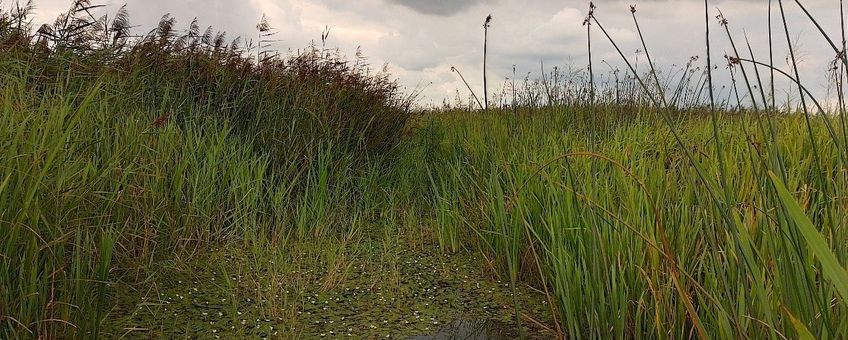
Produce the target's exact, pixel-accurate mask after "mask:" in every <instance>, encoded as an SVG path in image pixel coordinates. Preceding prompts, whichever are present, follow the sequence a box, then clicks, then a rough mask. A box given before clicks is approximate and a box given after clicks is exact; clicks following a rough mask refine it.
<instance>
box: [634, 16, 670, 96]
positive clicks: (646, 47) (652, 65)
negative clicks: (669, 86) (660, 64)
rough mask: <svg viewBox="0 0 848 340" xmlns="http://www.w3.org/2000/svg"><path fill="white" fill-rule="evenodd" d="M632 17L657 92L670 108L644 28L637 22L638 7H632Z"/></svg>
mask: <svg viewBox="0 0 848 340" xmlns="http://www.w3.org/2000/svg"><path fill="white" fill-rule="evenodd" d="M630 15H631V16H633V23H634V24H636V32H637V33H639V40H640V41H641V42H642V49H643V50H644V51H645V57H646V58H648V66H650V67H651V74H652V75H653V76H654V77H653V78H654V81H655V82H656V83H657V91H658V92H659V96H660V99H662V103H663V107H668V102H666V99H665V91H663V87H662V85H660V78H659V75H657V70H656V69H655V68H654V62H653V60H651V54H650V53H649V52H648V45H647V44H645V38H644V36H643V35H642V28H641V27H639V20H636V6H630ZM649 95H650V94H649Z"/></svg>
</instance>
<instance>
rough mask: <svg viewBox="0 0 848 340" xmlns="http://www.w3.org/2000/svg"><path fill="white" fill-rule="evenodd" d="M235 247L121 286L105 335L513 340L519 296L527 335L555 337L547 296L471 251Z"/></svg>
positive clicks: (359, 245)
mask: <svg viewBox="0 0 848 340" xmlns="http://www.w3.org/2000/svg"><path fill="white" fill-rule="evenodd" d="M235 248H236V247H226V248H225V249H211V250H207V251H203V252H200V253H198V254H196V255H194V256H193V260H192V261H183V262H181V263H189V264H188V265H180V267H174V266H169V264H167V263H165V264H162V265H161V266H159V268H160V269H159V271H158V272H155V273H152V274H148V276H149V279H147V280H146V281H145V282H144V283H143V284H139V283H138V282H134V283H132V284H130V283H126V282H116V283H114V284H112V285H111V288H112V289H111V293H112V294H111V295H112V298H113V299H114V301H115V305H116V307H115V308H114V309H113V310H112V311H111V313H110V315H109V316H107V321H105V323H106V324H107V326H108V327H106V328H107V329H108V331H109V332H110V334H107V335H108V337H111V338H126V339H147V338H190V339H227V338H229V339H232V338H281V339H292V338H303V339H313V338H351V339H361V338H368V339H378V338H379V339H386V338H388V339H421V340H423V339H453V338H460V337H461V338H469V339H511V338H515V337H517V336H518V333H517V332H518V331H517V327H516V321H515V320H516V319H515V308H514V301H513V297H512V294H513V292H514V293H515V294H516V295H517V297H518V301H519V306H520V316H521V320H522V321H521V322H522V328H523V331H524V332H525V335H528V336H529V337H530V338H550V337H551V336H552V334H553V333H551V329H550V328H548V327H547V326H545V325H553V318H552V317H551V308H550V306H549V305H548V302H547V299H546V297H545V294H544V293H543V292H541V291H538V290H535V289H532V288H530V287H527V286H519V287H516V288H515V289H513V287H510V284H509V283H508V282H503V281H499V280H497V278H495V277H492V276H491V275H490V274H487V272H490V271H487V270H485V268H486V265H485V263H486V262H485V259H482V258H481V257H479V256H476V255H475V254H474V253H471V252H462V253H459V254H454V255H444V254H443V253H442V252H441V251H440V250H439V249H438V248H436V246H435V245H423V244H420V243H419V244H412V243H411V242H398V241H396V242H395V243H394V244H392V243H391V242H372V241H357V242H347V241H343V240H336V241H325V242H318V243H317V244H316V243H310V245H309V247H308V249H307V248H305V247H302V246H291V245H289V246H286V247H282V248H281V249H275V250H270V251H261V250H260V251H235V250H233V249H235ZM282 249H286V250H288V251H284V250H282ZM256 254H262V255H259V256H257V255H256ZM125 276H126V275H125ZM131 287H145V289H144V290H138V289H132V288H131Z"/></svg>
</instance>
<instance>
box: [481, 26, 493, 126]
mask: <svg viewBox="0 0 848 340" xmlns="http://www.w3.org/2000/svg"><path fill="white" fill-rule="evenodd" d="M491 24H492V15H491V14H489V15H488V16H487V17H486V21H484V22H483V101H484V102H485V107H484V109H483V110H484V111H489V84H488V79H487V77H486V59H487V58H488V46H489V27H490V26H491Z"/></svg>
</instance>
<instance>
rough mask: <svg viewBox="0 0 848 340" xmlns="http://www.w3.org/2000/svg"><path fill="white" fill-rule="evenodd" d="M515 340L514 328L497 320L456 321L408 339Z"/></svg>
mask: <svg viewBox="0 0 848 340" xmlns="http://www.w3.org/2000/svg"><path fill="white" fill-rule="evenodd" d="M515 338H517V334H516V330H515V327H514V326H510V325H508V324H506V323H503V322H499V321H495V320H487V319H469V320H458V321H454V322H452V323H451V324H449V325H448V326H447V327H444V328H442V329H441V330H439V331H438V332H436V333H433V334H427V335H415V336H411V337H409V338H407V340H507V339H515Z"/></svg>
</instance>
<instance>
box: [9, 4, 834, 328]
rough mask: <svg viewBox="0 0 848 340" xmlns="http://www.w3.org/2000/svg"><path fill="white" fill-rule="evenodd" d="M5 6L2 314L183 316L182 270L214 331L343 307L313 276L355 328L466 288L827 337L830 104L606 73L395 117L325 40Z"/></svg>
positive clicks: (109, 321) (495, 304) (476, 295)
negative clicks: (30, 16)
mask: <svg viewBox="0 0 848 340" xmlns="http://www.w3.org/2000/svg"><path fill="white" fill-rule="evenodd" d="M79 3H83V2H79ZM82 12H84V10H82V9H80V8H74V9H72V11H71V12H69V15H71V16H74V15H78V14H79V13H82ZM119 17H120V16H119ZM25 18H26V15H22V14H20V13H17V12H12V13H0V82H2V83H3V84H4V86H3V87H2V88H0V338H4V339H5V338H38V337H46V338H56V337H67V338H86V337H88V338H97V337H102V336H120V335H121V333H126V334H136V332H141V333H138V334H141V336H144V335H149V336H157V335H158V336H163V337H167V336H185V335H201V336H203V335H208V334H205V333H203V332H207V331H211V330H210V328H209V327H207V325H206V321H207V320H206V319H203V320H201V321H202V322H198V321H197V319H196V318H192V316H193V315H196V314H197V313H201V312H206V313H207V314H208V313H209V311H207V309H208V307H207V306H205V305H202V306H200V307H198V304H199V303H203V302H204V301H200V300H197V301H195V300H191V299H190V300H191V301H190V303H189V302H179V303H177V302H175V304H174V305H173V306H171V307H170V308H172V309H170V310H168V309H167V308H169V307H168V306H166V305H163V303H162V302H163V301H162V299H163V298H167V299H182V298H181V296H184V295H185V292H184V291H185V290H186V289H191V288H199V289H198V290H197V291H194V292H196V293H192V294H196V296H200V297H196V298H195V299H200V298H201V297H202V298H214V299H215V300H216V301H215V302H216V303H215V306H214V308H212V309H214V310H215V311H219V312H220V314H215V315H219V316H220V317H221V318H222V319H220V318H219V319H215V320H211V321H210V322H213V323H214V322H218V324H216V325H215V328H212V329H215V331H216V333H217V332H218V331H219V330H220V331H221V332H222V335H230V336H246V335H257V334H258V335H263V334H264V335H271V334H273V332H272V331H273V330H271V329H270V326H272V325H273V326H274V327H277V328H276V330H277V331H281V332H283V333H282V335H279V336H283V337H314V336H316V334H320V333H316V332H315V330H328V331H329V330H334V331H339V332H341V331H345V330H344V329H341V328H339V329H336V328H335V327H336V326H338V325H332V326H331V325H329V321H328V320H329V319H328V318H330V317H336V316H338V315H339V314H338V313H335V314H334V313H332V312H333V311H327V312H326V313H328V314H327V315H322V314H321V313H325V312H324V311H325V310H324V309H316V308H315V306H314V305H315V304H316V303H317V302H316V301H314V300H315V296H316V295H317V296H319V297H339V298H343V297H344V298H347V297H349V296H346V295H345V294H347V293H346V292H348V291H350V289H354V291H355V292H356V294H359V295H357V297H356V298H355V299H351V301H350V304H345V303H338V304H335V305H333V306H334V308H337V309H338V310H336V311H335V312H339V310H341V311H346V312H349V313H348V314H349V315H348V316H349V317H351V318H352V319H354V320H355V321H350V322H351V324H350V325H351V327H350V329H354V328H356V327H362V328H356V329H357V331H352V332H353V333H356V334H354V335H361V336H380V337H383V336H384V335H386V334H384V333H385V332H388V335H390V336H392V335H394V336H400V335H413V334H412V333H410V332H413V331H414V332H426V331H434V330H435V329H431V328H430V326H432V325H435V324H436V323H433V324H432V325H429V324H428V325H425V324H418V325H416V326H410V327H409V328H405V327H401V326H398V325H400V323H399V322H402V321H408V320H409V319H410V318H412V317H414V316H415V315H417V314H419V312H420V313H424V314H426V316H427V317H429V318H432V319H430V320H431V321H432V322H441V323H445V322H448V323H449V322H451V321H452V320H450V319H440V318H461V317H463V316H464V315H463V313H467V314H473V313H471V312H470V311H471V310H475V311H477V312H480V310H479V309H480V308H477V307H481V306H482V307H485V308H486V313H482V314H485V315H483V317H487V318H495V319H499V320H500V321H502V322H504V323H507V324H509V325H511V326H512V327H516V328H517V333H516V334H519V335H520V334H525V335H528V336H530V337H552V336H565V337H568V338H609V337H610V336H611V335H612V336H613V337H616V338H696V337H701V338H706V337H716V338H743V337H763V336H765V337H769V338H793V337H807V338H809V337H815V338H841V337H846V336H848V325H846V324H845V323H844V322H842V321H843V320H845V319H846V318H848V306H846V305H845V301H846V299H848V286H847V285H848V277H846V276H848V274H846V270H845V264H846V263H848V247H847V246H846V242H845V240H848V234H846V233H848V228H846V227H848V226H846V224H848V168H846V166H848V165H846V164H845V163H844V162H845V155H846V152H848V150H845V147H844V146H845V145H846V140H845V136H844V134H843V135H842V136H840V135H839V133H836V132H834V131H836V130H834V126H840V125H841V126H842V128H843V129H844V126H845V123H844V116H843V115H838V116H836V115H834V116H825V115H815V114H809V112H806V111H805V110H806V108H804V109H805V110H802V111H804V112H795V111H794V110H782V111H780V110H776V109H774V108H769V109H766V111H756V110H754V111H733V112H730V111H718V110H717V111H710V110H707V109H704V108H703V105H699V104H698V101H699V98H700V95H691V94H690V93H689V92H691V91H690V90H691V87H694V88H697V87H698V86H700V85H702V84H703V83H701V81H696V83H695V84H694V85H693V84H689V83H688V80H687V81H685V82H687V83H686V84H685V85H680V86H678V87H677V88H676V89H675V90H674V91H673V92H674V93H676V94H675V96H677V95H682V96H685V97H686V98H685V99H682V100H683V101H684V102H685V103H687V104H683V105H680V107H688V109H685V110H684V109H677V108H665V109H663V108H658V106H659V105H656V104H654V105H651V104H649V103H650V102H652V101H653V102H656V99H654V98H652V97H651V96H652V95H651V94H644V93H641V92H639V91H638V89H639V87H638V86H637V84H639V83H641V82H642V80H641V79H640V78H638V76H633V75H628V77H630V78H625V82H624V84H623V86H624V87H625V89H624V92H625V93H626V94H625V95H624V96H623V97H622V96H620V93H621V90H622V89H620V88H619V83H618V81H616V84H615V87H614V88H613V87H612V84H605V85H603V86H600V87H599V88H598V92H597V94H595V92H594V91H592V94H593V95H594V96H593V97H594V98H593V101H592V104H591V105H585V104H580V103H581V102H584V99H585V97H586V92H585V91H584V90H585V89H583V90H579V89H578V91H575V92H574V94H573V97H569V98H561V99H562V100H553V98H554V96H552V95H551V94H550V93H560V94H563V93H571V92H569V91H570V90H571V89H563V88H554V90H553V91H551V92H549V94H548V96H549V97H548V100H549V102H547V104H546V105H544V106H538V105H536V104H531V103H530V101H529V100H530V99H527V98H536V99H533V101H532V102H533V103H538V102H542V101H541V100H539V98H542V95H541V94H540V93H535V94H533V93H524V94H522V95H521V96H520V97H521V98H525V99H522V100H524V101H527V102H518V103H517V104H519V105H520V107H518V108H505V109H494V108H490V110H489V112H486V113H481V112H479V111H467V110H441V111H437V112H430V111H428V112H423V113H421V114H419V115H416V117H415V119H412V118H410V117H411V116H412V115H411V112H410V106H409V105H410V100H411V98H409V97H406V96H404V95H403V94H402V93H400V92H399V90H398V87H397V84H395V83H394V82H392V81H390V80H389V79H388V78H387V76H386V75H383V74H378V75H374V74H372V73H369V71H368V70H367V68H366V67H365V66H362V64H360V63H359V60H356V61H354V62H353V63H348V62H344V61H342V60H340V59H339V58H338V56H335V55H332V54H328V53H327V52H325V51H320V50H316V49H311V50H309V51H307V52H306V53H304V54H302V55H298V56H293V57H289V58H269V59H266V60H263V61H261V62H258V63H257V62H255V61H254V60H253V57H251V56H249V55H248V54H246V53H244V51H243V50H242V47H241V45H239V44H237V43H234V44H226V43H225V42H224V41H223V36H222V35H220V34H219V35H214V34H212V33H211V31H210V33H209V34H200V31H199V30H198V29H197V27H196V24H192V25H190V27H189V32H188V33H187V34H185V35H178V34H177V33H175V32H176V31H175V30H174V27H173V26H174V22H173V21H172V20H170V19H167V18H166V19H164V20H163V21H162V22H160V25H159V28H158V29H157V30H156V31H154V32H153V33H151V34H150V35H148V36H146V37H144V38H143V39H140V40H137V41H130V40H128V39H127V38H126V37H125V36H122V35H121V34H122V33H121V32H123V31H122V30H121V25H120V23H119V25H117V26H115V25H112V24H114V22H111V23H107V22H103V23H104V25H100V26H97V25H95V26H86V25H85V22H86V21H85V20H87V19H84V18H83V19H80V18H77V19H80V20H82V21H80V22H76V21H74V22H75V24H71V25H70V26H66V27H60V26H57V27H54V29H55V30H57V32H64V33H63V34H64V35H62V34H58V35H57V36H55V37H52V38H50V39H47V40H40V41H41V42H39V40H38V36H36V35H35V34H34V33H32V30H31V29H30V28H28V27H26V25H23V24H22V23H25V22H26V20H24V19H25ZM596 23H597V20H596ZM19 24H20V25H22V26H23V27H22V28H18V26H19ZM105 24H109V25H105ZM74 25H79V26H74ZM101 26H109V27H116V28H117V29H113V30H111V31H103V30H98V29H97V28H92V29H89V30H86V29H85V27H101ZM598 26H600V24H599V23H598ZM81 27H82V28H81ZM76 32H86V34H81V35H79V34H76ZM63 37H64V38H63ZM42 38H43V37H42ZM610 41H612V38H610ZM643 44H644V41H643ZM752 59H753V57H752ZM688 67H689V65H687V68H688ZM616 79H618V78H616ZM654 80H655V81H656V82H660V80H659V79H658V78H655V79H654ZM681 82H684V81H683V80H681ZM537 90H538V89H537ZM528 91H533V90H528ZM656 92H660V93H662V92H663V91H656ZM669 92H672V91H669ZM613 93H615V96H614V97H613V95H612V94H613ZM563 96H565V94H563ZM693 96H694V97H693ZM763 97H764V99H763V101H764V102H765V96H763ZM692 98H694V99H692ZM558 102H559V103H568V104H567V105H566V104H556V103H558ZM827 118H829V119H830V120H827ZM834 124H840V125H834ZM175 281H176V282H175ZM183 281H184V282H192V284H193V285H194V286H193V287H188V286H184V285H182V282H183ZM213 281H214V282H213ZM195 282H199V283H195ZM366 286H367V287H368V288H367V289H365V288H362V287H366ZM480 286H482V287H484V289H483V290H480V288H479V287H480ZM434 287H439V288H440V289H439V290H438V294H436V293H435V291H436V290H437V289H436V288H434ZM445 288H449V289H445ZM158 293H162V294H164V295H160V294H158ZM378 293H379V294H378ZM436 295H438V296H436ZM148 298H151V299H152V300H155V301H151V300H149V299H148ZM387 298H388V299H392V298H394V300H389V301H391V302H385V301H386V300H385V299H387ZM217 299H221V301H222V303H220V304H218V303H217ZM227 299H229V301H227ZM379 299H383V300H379ZM374 300H378V301H381V304H379V306H378V307H375V308H373V309H368V308H366V307H363V305H367V304H368V303H369V302H373V301H374ZM431 300H432V301H431ZM436 300H439V301H441V300H444V301H450V303H448V302H445V305H439V306H441V307H438V308H437V307H435V306H436V305H434V304H433V303H434V302H436ZM168 301H170V300H168ZM174 301H176V300H174ZM207 302H208V301H207ZM382 302H385V303H382ZM406 302H410V303H415V304H416V306H417V307H418V308H419V309H421V310H416V311H414V313H413V314H415V315H409V314H410V313H412V312H411V311H409V310H406V309H403V308H405V307H403V305H404V303H406ZM325 304H329V302H326V303H325ZM425 307H426V308H425ZM472 307H473V308H472ZM174 308H176V309H178V310H175V309H174ZM245 308H247V309H245ZM328 308H329V307H328ZM348 309H350V310H348ZM393 310H395V311H401V312H403V313H396V314H393V315H389V314H390V312H391V311H393ZM243 311H244V312H245V313H250V314H249V315H250V317H251V318H255V319H256V320H260V319H261V320H265V319H268V320H271V319H273V320H275V321H274V322H272V323H271V324H266V323H268V322H271V321H268V322H266V323H263V324H262V326H261V327H266V326H268V327H269V328H268V329H265V328H261V327H260V328H261V329H245V327H239V326H238V325H240V324H241V325H243V324H242V322H246V321H244V320H246V319H242V318H239V317H238V315H240V314H239V313H241V312H243ZM298 312H301V313H300V314H299V313H298ZM303 312H309V313H310V315H311V316H309V317H307V316H305V315H304V313H303ZM172 313H182V315H184V316H181V317H180V318H171V315H172ZM312 313H314V314H317V315H312ZM174 316H176V315H174ZM204 316H206V315H204ZM465 316H468V315H465ZM472 316H474V317H477V315H476V314H474V315H472ZM245 318H246V317H245ZM390 319H391V320H392V324H393V326H398V327H395V328H392V327H388V328H380V327H377V326H374V327H369V326H372V325H373V324H374V323H375V322H376V321H385V323H386V324H388V323H389V322H388V320H390ZM313 321H315V322H317V323H316V324H319V325H321V326H320V327H317V326H313V324H312V322H313ZM324 321H327V323H326V324H321V322H324ZM256 323H257V324H258V323H259V322H258V321H257V322H256ZM226 326H229V327H226ZM364 327H368V328H367V329H365V328H364ZM425 327H426V328H425ZM228 329H229V330H233V331H232V333H225V332H229V331H227V330H228ZM145 332H146V333H145ZM255 332H260V333H255Z"/></svg>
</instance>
